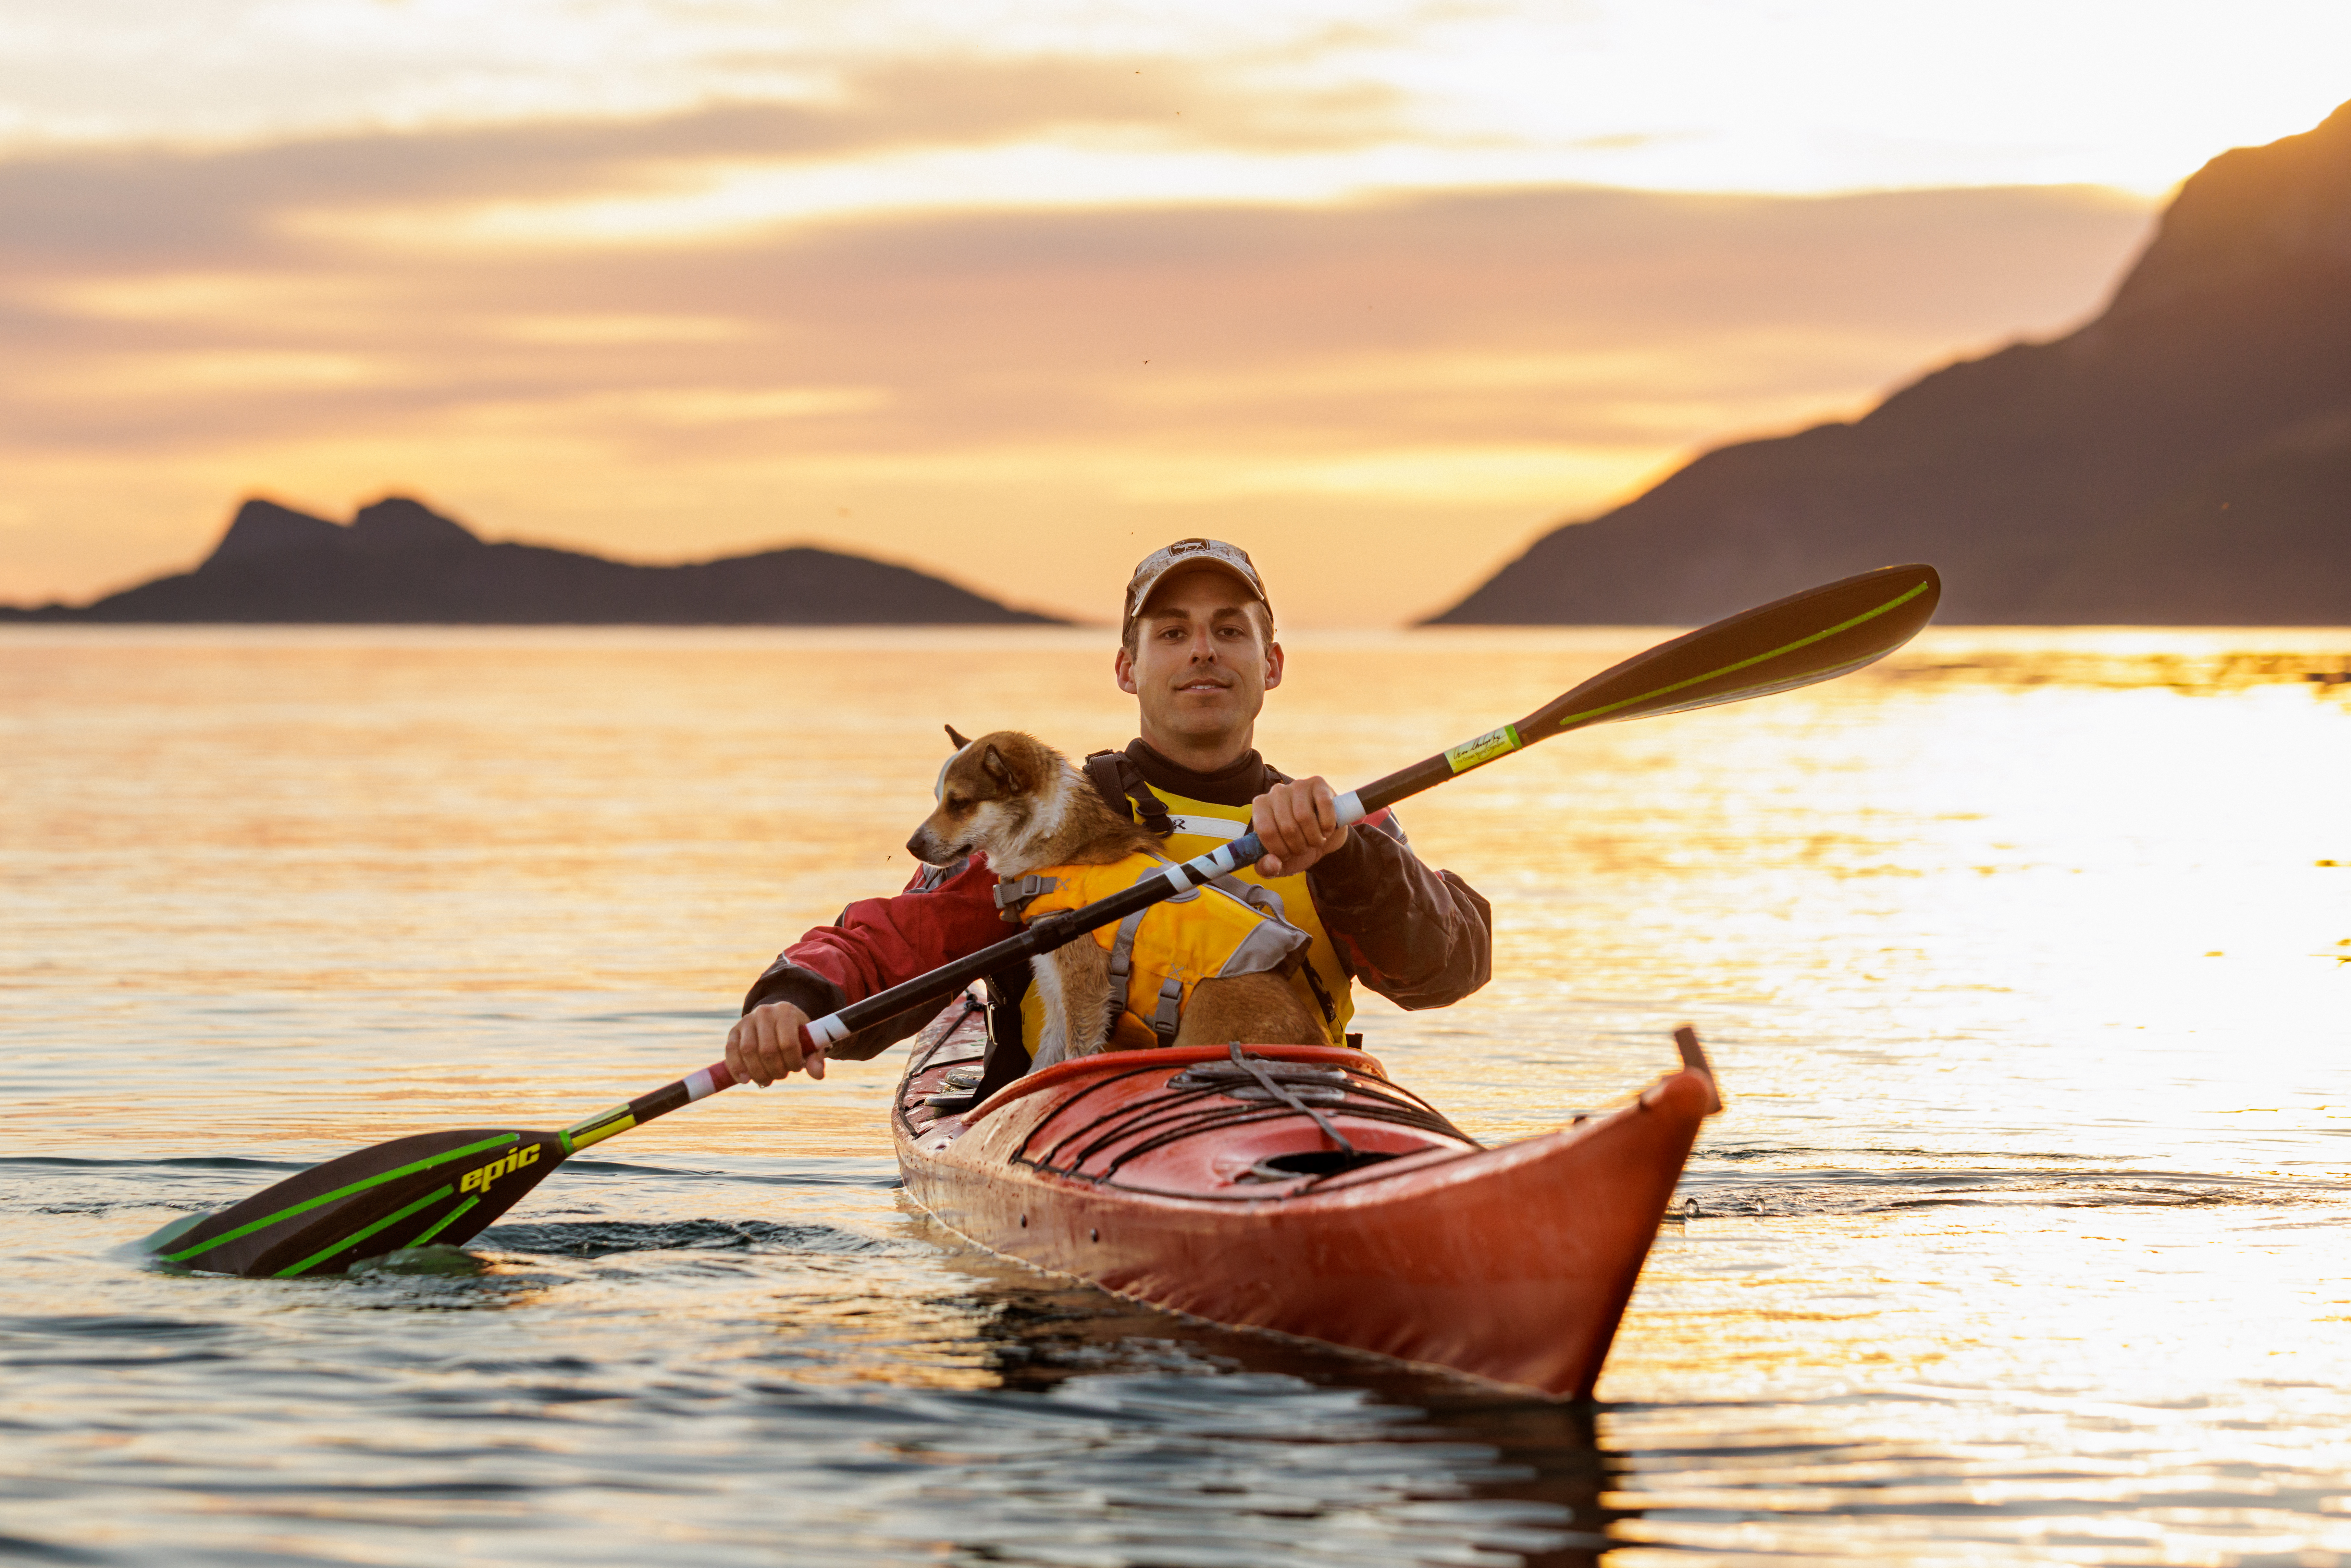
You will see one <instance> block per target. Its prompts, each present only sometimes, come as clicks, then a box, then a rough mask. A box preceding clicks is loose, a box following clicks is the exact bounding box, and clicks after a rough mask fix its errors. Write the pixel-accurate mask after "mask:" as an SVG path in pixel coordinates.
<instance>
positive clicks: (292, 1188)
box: [142, 1127, 564, 1279]
mask: <svg viewBox="0 0 2351 1568" xmlns="http://www.w3.org/2000/svg"><path fill="white" fill-rule="evenodd" d="M563 1159H564V1151H563V1143H562V1138H561V1135H560V1134H555V1133H518V1132H511V1131H501V1130H496V1129H492V1128H480V1127H476V1128H473V1129H471V1130H468V1131H465V1132H456V1133H420V1134H417V1135H415V1136H414V1137H408V1138H394V1139H393V1140H392V1142H390V1143H388V1144H378V1145H375V1146H374V1147H373V1148H370V1149H361V1150H360V1151H359V1152H358V1153H356V1154H350V1155H343V1156H342V1157H341V1158H340V1159H332V1160H329V1161H328V1162H327V1163H326V1164H324V1165H321V1166H311V1167H310V1168H309V1169H308V1170H307V1171H304V1172H302V1173H301V1174H300V1175H298V1176H288V1177H287V1178H286V1179H285V1180H284V1181H281V1182H279V1183H278V1184H277V1186H271V1187H266V1188H264V1189H263V1190H262V1191H260V1192H257V1193H255V1194H254V1195H253V1196H252V1197H248V1198H246V1200H245V1201H244V1202H242V1203H239V1204H235V1205H233V1206H232V1207H227V1208H224V1209H221V1210H220V1211H218V1212H217V1213H214V1214H205V1215H199V1216H196V1217H195V1218H193V1219H180V1220H174V1221H172V1223H171V1224H170V1225H167V1226H165V1227H164V1228H162V1229H161V1230H159V1231H157V1232H155V1234H154V1235H152V1236H151V1237H149V1238H147V1239H146V1241H145V1242H144V1243H142V1245H143V1246H145V1248H146V1249H147V1250H148V1251H150V1252H152V1254H154V1256H155V1257H156V1258H157V1259H158V1260H161V1261H162V1262H165V1263H169V1264H173V1265H175V1266H177V1267H180V1268H183V1269H194V1270H203V1271H204V1272H206V1273H213V1274H242V1275H244V1276H246V1278H247V1279H297V1278H304V1277H308V1276H312V1275H319V1274H340V1273H341V1272H343V1271H344V1270H347V1269H349V1268H350V1266H351V1265H352V1264H353V1263H356V1262H358V1261H360V1260H361V1259H363V1258H377V1257H381V1256H382V1255H383V1254H384V1253H387V1252H397V1251H399V1250H400V1249H402V1248H403V1247H421V1246H423V1245H425V1244H426V1243H428V1242H432V1243H436V1244H445V1245H448V1246H452V1247H455V1246H462V1245H463V1244H465V1242H467V1241H470V1240H472V1239H474V1238H475V1236H477V1235H479V1234H480V1233H481V1231H482V1228H483V1227H485V1226H486V1225H488V1224H489V1223H490V1222H491V1221H493V1220H495V1219H496V1218H497V1217H498V1216H499V1215H501V1214H504V1213H505V1212H506V1211H507V1209H509V1208H511V1207H514V1205H515V1203H516V1201H517V1199H519V1198H521V1197H523V1195H525V1194H526V1193H528V1192H529V1191H530V1189H531V1188H533V1187H535V1186H538V1184H539V1183H540V1182H541V1181H543V1180H545V1179H546V1177H547V1175H548V1173H549V1171H552V1170H553V1169H554V1168H555V1167H556V1166H559V1165H561V1164H562V1163H563Z"/></svg>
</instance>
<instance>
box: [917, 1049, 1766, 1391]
mask: <svg viewBox="0 0 2351 1568" xmlns="http://www.w3.org/2000/svg"><path fill="white" fill-rule="evenodd" d="M925 1041H926V1043H925V1044H923V1045H918V1047H917V1051H916V1054H915V1056H914V1063H913V1065H912V1067H911V1068H910V1070H909V1071H908V1073H907V1075H906V1078H905V1080H904V1082H903V1083H902V1085H901V1088H900V1094H899V1104H898V1111H897V1114H896V1116H895V1117H894V1118H893V1120H894V1123H895V1127H896V1132H897V1143H898V1156H899V1164H900V1166H901V1168H902V1169H903V1171H904V1175H905V1179H906V1188H907V1191H908V1193H909V1194H910V1195H911V1196H912V1197H914V1200H915V1201H916V1202H917V1203H919V1204H921V1205H922V1207H924V1208H925V1209H926V1210H928V1211H929V1212H930V1213H931V1214H932V1215H933V1216H934V1217H935V1218H937V1219H938V1220H939V1221H940V1222H941V1223H942V1224H944V1225H946V1227H948V1228H950V1229H952V1230H954V1231H956V1233H957V1234H958V1235H961V1236H963V1237H965V1238H967V1239H969V1240H971V1241H974V1242H976V1243H977V1244H978V1245H980V1246H982V1247H984V1248H987V1249H988V1250H990V1251H993V1252H997V1253H1000V1254H1002V1255H1004V1256H1006V1257H1008V1258H1013V1259H1017V1260H1019V1261H1021V1262H1024V1263H1028V1264H1030V1265H1032V1266H1034V1267H1036V1268H1039V1269H1042V1270H1050V1271H1051V1272H1054V1273H1057V1274H1065V1275H1070V1276H1073V1277H1075V1278H1077V1279H1081V1280H1084V1281H1090V1282H1092V1283H1093V1284H1096V1285H1099V1286H1101V1287H1102V1289H1104V1290H1107V1291H1113V1292H1114V1293H1116V1294H1118V1295H1121V1296H1124V1297H1128V1298H1130V1299H1133V1300H1134V1301H1144V1302H1147V1303H1149V1304H1151V1305H1153V1306H1156V1307H1162V1308H1166V1309H1169V1310H1172V1311H1175V1312H1186V1313H1189V1314H1191V1315H1193V1316H1195V1317H1199V1318H1205V1319H1207V1320H1209V1321H1211V1322H1218V1323H1226V1324H1230V1325H1233V1326H1237V1327H1243V1328H1253V1329H1263V1330H1270V1331H1273V1332H1276V1333H1286V1334H1295V1335H1299V1336H1301V1337H1303V1338H1307V1339H1313V1340H1320V1341H1322V1342H1324V1343H1330V1344H1335V1345H1343V1346H1347V1347H1349V1348H1352V1349H1355V1350H1361V1351H1369V1352H1373V1353H1375V1354H1381V1355H1387V1356H1393V1357H1395V1358H1396V1359H1398V1360H1402V1361H1407V1362H1416V1363H1421V1364H1428V1365H1434V1366H1441V1367H1447V1368H1450V1369H1452V1370H1454V1371H1456V1372H1461V1373H1467V1374H1468V1375H1473V1376H1477V1377H1481V1378H1486V1379H1489V1380H1491V1381H1494V1382H1497V1383H1503V1384H1509V1385H1514V1386H1517V1387H1520V1388H1525V1389H1531V1390H1535V1391H1538V1392H1541V1393H1543V1394H1547V1395H1552V1396H1568V1397H1583V1396H1589V1395H1590V1394H1591V1392H1592V1388H1593V1383H1594V1381H1595V1380H1596V1379H1597V1378H1598V1376H1599V1375H1600V1368H1601V1364H1602V1363H1603V1362H1604V1360H1605V1358H1606V1356H1607V1353H1608V1347H1609V1343H1610V1342H1611V1340H1612V1339H1613V1338H1614V1334H1615V1331H1616V1325H1617V1322H1618V1320H1619V1319H1620V1318H1621V1317H1622V1315H1623V1313H1624V1310H1625V1302H1626V1301H1628V1300H1629V1299H1630V1297H1631V1295H1632V1292H1633V1287H1634V1284H1635V1281H1637V1280H1638V1278H1639V1276H1640V1270H1641V1265H1642V1262H1643V1260H1645V1259H1646V1257H1647V1255H1648V1250H1649V1245H1650V1243H1651V1241H1652V1240H1653V1239H1655V1237H1656V1231H1657V1227H1658V1224H1659V1222H1660V1220H1661V1219H1662V1218H1663V1217H1664V1214H1665V1210H1666V1207H1667V1204H1668V1203H1669V1202H1670V1201H1671V1199H1672V1196H1673V1190H1674V1186H1675V1184H1676V1182H1677V1180H1678V1179H1679V1176H1680V1174H1681V1169H1682V1164H1683V1162H1684V1160H1685V1159H1686V1158H1687V1155H1688V1153H1689V1149H1690V1145H1691V1143H1692V1141H1693V1140H1694V1139H1695V1137H1696V1135H1697V1133H1698V1124H1699V1123H1700V1122H1701V1121H1702V1120H1703V1119H1704V1118H1705V1117H1706V1115H1708V1113H1710V1112H1711V1111H1712V1110H1714V1109H1717V1108H1719V1102H1718V1101H1717V1100H1716V1098H1715V1092H1714V1085H1713V1082H1712V1079H1711V1077H1710V1075H1709V1074H1708V1072H1706V1071H1703V1070H1702V1068H1698V1067H1694V1068H1691V1069H1687V1070H1685V1071H1681V1072H1678V1073H1676V1074H1673V1075H1672V1076H1670V1077H1667V1078H1665V1079H1662V1080H1660V1081H1659V1082H1657V1083H1656V1084H1655V1085H1653V1086H1652V1087H1651V1088H1650V1089H1649V1090H1648V1091H1647V1092H1645V1093H1644V1094H1642V1095H1641V1096H1640V1097H1639V1099H1638V1100H1636V1101H1635V1103H1632V1104H1630V1105H1627V1106H1625V1107H1624V1108H1623V1109H1621V1110H1618V1111H1615V1112H1613V1113H1608V1114H1605V1115H1601V1116H1595V1117H1592V1118H1589V1119H1583V1120H1580V1121H1579V1123H1578V1124H1576V1125H1573V1126H1570V1127H1564V1128H1562V1129H1560V1130H1559V1131H1556V1132H1553V1133H1550V1134H1544V1135H1542V1136H1541V1137H1536V1138H1530V1139H1527V1140H1525V1141H1523V1142H1520V1143H1515V1144H1510V1145H1504V1146H1502V1147H1499V1148H1490V1149H1489V1148H1480V1147H1479V1146H1478V1145H1476V1144H1475V1143H1474V1142H1473V1141H1471V1140H1470V1139H1468V1137H1467V1136H1466V1135H1464V1134H1460V1133H1459V1132H1458V1129H1454V1128H1452V1127H1451V1125H1450V1124H1448V1123H1446V1122H1445V1121H1444V1119H1443V1118H1442V1117H1441V1116H1440V1115H1437V1113H1434V1112H1433V1111H1429V1110H1427V1109H1426V1106H1425V1103H1422V1102H1419V1101H1417V1100H1416V1098H1415V1097H1412V1096H1410V1095H1409V1094H1407V1093H1405V1092H1403V1091H1401V1090H1399V1089H1397V1088H1396V1087H1395V1085H1393V1084H1392V1083H1390V1082H1388V1081H1387V1079H1386V1076H1385V1073H1384V1071H1383V1070H1382V1069H1381V1067H1380V1065H1379V1063H1378V1062H1377V1061H1374V1060H1373V1059H1371V1058H1369V1057H1367V1056H1365V1055H1364V1053H1363V1052H1361V1051H1345V1050H1340V1049H1336V1048H1329V1047H1314V1046H1253V1047H1247V1048H1244V1049H1245V1051H1246V1053H1247V1055H1248V1057H1249V1058H1251V1059H1254V1060H1255V1061H1258V1062H1259V1063H1262V1064H1266V1065H1267V1066H1269V1067H1270V1068H1272V1069H1273V1070H1274V1071H1276V1072H1277V1073H1278V1074H1279V1075H1280V1077H1281V1078H1282V1079H1284V1080H1285V1081H1287V1082H1289V1083H1290V1087H1292V1088H1293V1089H1294V1090H1295V1091H1296V1098H1297V1100H1298V1102H1299V1103H1297V1104H1295V1105H1292V1104H1288V1103H1282V1102H1281V1101H1280V1100H1279V1099H1278V1098H1276V1096H1277V1095H1278V1094H1279V1093H1280V1090H1279V1089H1271V1088H1268V1087H1266V1086H1264V1084H1263V1083H1262V1081H1261V1080H1260V1079H1259V1075H1258V1073H1257V1072H1256V1071H1254V1070H1252V1069H1250V1068H1249V1067H1248V1066H1247V1065H1246V1064H1245V1063H1238V1062H1236V1061H1233V1060H1232V1053H1231V1052H1229V1051H1226V1050H1213V1049H1201V1048H1193V1049H1188V1050H1176V1051H1132V1052H1118V1053H1113V1054H1108V1055H1104V1056H1098V1057H1092V1058H1087V1059H1083V1060H1081V1061H1070V1062H1063V1063H1060V1064H1057V1065H1056V1066H1054V1067H1050V1068H1047V1069H1044V1070H1042V1071H1040V1072H1037V1073H1032V1074H1030V1075H1029V1077H1028V1078H1025V1079H1022V1080H1021V1081H1019V1082H1016V1083H1014V1084H1012V1085H1011V1086H1010V1087H1008V1089H1006V1090H1004V1091H1002V1092H998V1094H996V1095H994V1096H992V1097H991V1098H990V1099H989V1100H988V1102H987V1103H985V1104H984V1105H980V1106H977V1107H974V1108H972V1109H970V1110H968V1111H965V1112H962V1113H956V1111H955V1110H954V1109H953V1108H952V1102H949V1107H950V1108H949V1109H948V1110H947V1111H946V1113H941V1112H940V1111H939V1110H938V1109H937V1108H936V1107H935V1106H934V1105H933V1104H932V1103H931V1096H932V1095H934V1094H935V1093H937V1092H939V1090H938V1088H937V1087H936V1086H938V1085H942V1084H945V1083H946V1082H947V1074H948V1073H949V1072H951V1071H954V1070H955V1068H956V1067H957V1066H958V1065H964V1066H966V1068H967V1070H968V1064H969V1063H970V1062H972V1061H976V1060H977V1055H978V1050H979V1047H980V1045H981V1043H982V1042H981V1040H980V1038H979V1034H978V1030H977V1021H976V1019H958V1020H956V1025H955V1026H953V1027H949V1028H946V1029H944V1030H937V1032H936V1036H935V1038H934V1037H933V1034H932V1031H926V1033H925ZM1340 1078H1343V1080H1344V1082H1343V1083H1341V1084H1339V1085H1338V1086H1337V1087H1333V1086H1332V1082H1333V1081H1334V1080H1337V1079H1340ZM1236 1090H1238V1092H1235V1091H1236ZM1416 1107H1417V1108H1418V1109H1417V1110H1416V1109H1415V1108H1416ZM1423 1112H1426V1114H1423ZM1333 1134H1336V1138H1337V1139H1338V1140H1343V1142H1344V1143H1345V1144H1346V1145H1352V1146H1353V1148H1354V1149H1355V1150H1356V1151H1357V1155H1355V1156H1352V1157H1351V1156H1348V1155H1343V1154H1341V1153H1339V1152H1338V1150H1339V1144H1338V1143H1337V1142H1334V1138H1333ZM1356 1159H1360V1160H1364V1161H1367V1162H1369V1163H1362V1164H1355V1163H1353V1160H1356Z"/></svg>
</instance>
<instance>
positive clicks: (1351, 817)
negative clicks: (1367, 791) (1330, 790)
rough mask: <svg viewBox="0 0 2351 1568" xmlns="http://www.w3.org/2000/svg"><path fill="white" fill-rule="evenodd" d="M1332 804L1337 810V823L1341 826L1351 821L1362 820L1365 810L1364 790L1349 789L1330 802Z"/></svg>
mask: <svg viewBox="0 0 2351 1568" xmlns="http://www.w3.org/2000/svg"><path fill="white" fill-rule="evenodd" d="M1332 804H1333V805H1335V806H1336V807H1337V808H1338V810H1339V825H1340V826H1341V827H1346V826H1348V825H1350V824H1351V823H1354V822H1360V821H1363V820H1364V815H1365V812H1364V792H1363V791H1362V790H1360V789H1350V790H1348V791H1347V792H1346V793H1345V794H1343V795H1342V796H1340V797H1339V799H1338V800H1335V801H1333V802H1332Z"/></svg>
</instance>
